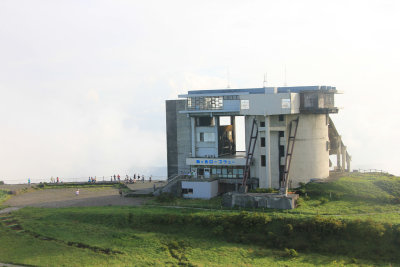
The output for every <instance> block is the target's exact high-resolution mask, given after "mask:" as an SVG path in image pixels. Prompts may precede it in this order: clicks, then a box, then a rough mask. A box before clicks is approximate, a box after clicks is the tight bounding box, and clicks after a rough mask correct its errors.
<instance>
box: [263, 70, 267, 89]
mask: <svg viewBox="0 0 400 267" xmlns="http://www.w3.org/2000/svg"><path fill="white" fill-rule="evenodd" d="M263 87H264V88H265V87H267V73H264V82H263Z"/></svg>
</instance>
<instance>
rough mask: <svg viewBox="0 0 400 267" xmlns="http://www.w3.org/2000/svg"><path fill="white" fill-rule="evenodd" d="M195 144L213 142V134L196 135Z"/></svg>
mask: <svg viewBox="0 0 400 267" xmlns="http://www.w3.org/2000/svg"><path fill="white" fill-rule="evenodd" d="M197 142H215V134H214V133H204V132H200V133H197Z"/></svg>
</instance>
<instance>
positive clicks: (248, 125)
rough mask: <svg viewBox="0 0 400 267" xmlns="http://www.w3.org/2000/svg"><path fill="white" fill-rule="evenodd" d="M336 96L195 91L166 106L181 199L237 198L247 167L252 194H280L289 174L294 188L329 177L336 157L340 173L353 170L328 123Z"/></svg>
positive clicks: (274, 90) (314, 90) (295, 90)
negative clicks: (231, 195)
mask: <svg viewBox="0 0 400 267" xmlns="http://www.w3.org/2000/svg"><path fill="white" fill-rule="evenodd" d="M336 93H337V90H336V88H335V87H331V86H298V87H265V88H250V89H221V90H196V91H189V92H188V93H187V94H185V95H179V98H181V99H178V100H167V101H166V119H167V153H168V154H167V160H168V177H169V178H176V177H179V178H180V180H183V182H182V183H181V187H179V188H180V189H179V190H182V195H183V196H185V197H201V198H210V197H213V196H215V195H217V194H221V193H225V192H229V191H237V190H238V189H239V186H240V184H242V181H243V176H244V174H245V172H246V164H247V168H248V169H249V170H250V172H249V174H250V175H249V177H248V179H247V180H246V183H247V185H248V187H250V188H258V187H260V188H279V187H281V186H282V181H283V180H284V179H285V175H287V174H288V177H286V179H288V181H289V185H290V186H291V187H297V186H299V183H301V182H304V183H307V182H309V181H310V180H311V179H324V178H327V177H328V176H329V171H330V166H331V164H332V163H331V161H330V158H329V156H330V155H332V154H336V155H337V166H336V167H335V169H336V170H342V171H343V170H346V167H347V169H350V160H351V158H350V156H349V154H348V152H347V150H346V146H345V145H344V144H343V142H342V140H341V138H340V135H339V134H338V132H337V130H336V127H335V126H334V124H333V122H332V120H331V118H330V117H329V114H331V113H337V112H338V108H336V107H335V105H334V95H335V94H336ZM253 121H255V125H254V126H253ZM239 122H240V125H239ZM252 131H253V136H252ZM240 132H242V135H244V136H245V137H244V138H243V144H242V146H241V147H242V149H239V143H238V142H239V141H240V140H239V139H240V138H239V136H240ZM254 141H255V142H254ZM293 143H294V144H293ZM292 144H293V146H292ZM252 145H254V152H253V151H252V149H251V146H252ZM243 148H244V149H243ZM239 150H240V151H239ZM252 152H253V153H252ZM291 152H293V153H291ZM247 158H249V161H248V162H246V160H247ZM250 159H251V161H250ZM214 181H217V182H214ZM203 183H207V184H203ZM206 191H207V192H206ZM196 192H197V193H196Z"/></svg>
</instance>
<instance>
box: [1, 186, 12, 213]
mask: <svg viewBox="0 0 400 267" xmlns="http://www.w3.org/2000/svg"><path fill="white" fill-rule="evenodd" d="M9 197H10V194H9V191H6V190H2V189H0V210H1V209H2V205H1V204H2V203H3V202H4V201H6V200H7V199H8V198H9Z"/></svg>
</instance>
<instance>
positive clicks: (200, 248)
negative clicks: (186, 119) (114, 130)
mask: <svg viewBox="0 0 400 267" xmlns="http://www.w3.org/2000/svg"><path fill="white" fill-rule="evenodd" d="M0 221H1V225H0V261H2V262H12V263H19V264H28V265H39V266H46V265H54V264H55V263H56V265H59V266H82V265H84V266H99V265H107V266H120V265H137V266H142V265H161V266H165V265H167V266H177V265H183V266H226V265H228V266H229V265H231V266H232V265H234V266H249V265H252V266H274V265H275V266H279V265H281V266H283V265H290V266H319V265H327V266H337V265H344V264H346V265H347V264H351V263H354V261H355V260H356V261H357V263H360V264H363V265H365V266H367V265H375V266H376V265H380V264H381V265H384V264H385V263H387V262H389V261H390V262H396V261H397V257H398V256H397V255H396V254H395V253H392V252H391V253H392V254H390V253H387V252H385V251H384V250H385V249H386V246H384V247H382V249H381V250H379V251H383V252H382V253H383V254H382V255H378V256H371V255H370V253H367V252H368V251H367V252H366V251H359V252H358V250H357V251H356V252H357V254H351V256H346V253H342V252H345V251H346V249H348V248H350V247H351V245H352V243H351V242H350V241H352V240H347V239H346V238H347V237H346V235H347V234H348V232H346V231H345V232H343V233H342V235H343V237H342V238H339V239H337V238H336V237H337V234H338V233H340V231H342V230H343V229H345V227H344V226H343V224H338V225H336V223H337V222H335V221H330V220H329V221H326V220H324V219H321V218H316V219H313V220H309V221H308V220H285V219H284V218H279V217H272V216H269V215H266V214H263V213H249V212H226V211H217V212H215V211H214V212H212V211H204V210H190V209H175V208H162V207H136V208H135V207H90V208H62V209H40V208H25V209H22V210H19V211H17V212H15V213H13V214H12V215H7V216H5V215H4V216H3V217H0ZM283 222H284V223H283ZM289 222H290V223H291V224H292V226H293V227H290V226H288V223H289ZM360 225H362V227H364V228H363V229H364V230H365V232H368V231H369V230H370V228H368V227H369V226H366V225H364V224H363V223H361V224H360ZM379 230H380V231H382V229H380V228H379ZM365 232H363V233H362V234H364V233H365ZM281 234H285V235H281ZM311 234H312V235H315V237H314V239H313V240H312V242H309V241H307V240H306V238H307V237H308V236H310V235H311ZM333 236H334V237H335V238H336V239H335V238H332V237H333ZM377 236H378V241H379V240H380V239H382V242H381V243H380V244H381V245H382V244H383V245H385V238H386V232H384V233H383V236H381V232H379V231H378V232H376V235H374V236H371V238H376V237H377ZM318 238H321V240H318ZM329 239H335V240H333V241H331V242H329V244H327V245H324V246H322V248H321V249H318V247H319V246H321V244H323V241H327V240H329ZM350 239H351V238H350ZM359 239H360V238H358V237H357V238H356V240H358V241H360V240H359ZM287 241H288V242H287ZM302 242H303V243H307V244H308V246H309V247H308V248H307V249H304V248H298V247H296V246H298V245H299V244H301V243H302ZM360 242H361V241H360ZM374 242H376V240H374ZM338 244H340V245H343V246H344V247H343V248H342V249H341V251H339V252H340V253H339V252H332V251H329V249H330V248H331V246H337V245H338ZM356 245H358V243H356ZM376 247H377V246H374V248H373V249H376ZM363 248H365V249H368V248H367V246H363ZM315 249H316V250H317V251H320V253H321V254H316V253H314V252H311V251H314V250H315ZM324 250H327V251H324ZM354 250H356V249H354V248H353V249H352V251H354Z"/></svg>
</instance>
